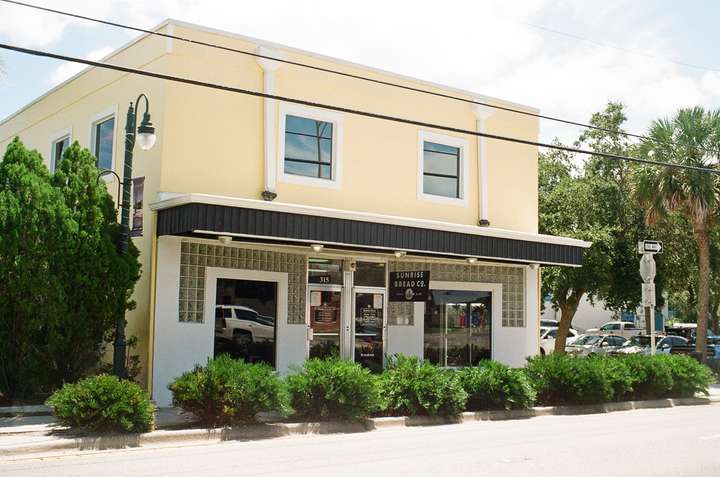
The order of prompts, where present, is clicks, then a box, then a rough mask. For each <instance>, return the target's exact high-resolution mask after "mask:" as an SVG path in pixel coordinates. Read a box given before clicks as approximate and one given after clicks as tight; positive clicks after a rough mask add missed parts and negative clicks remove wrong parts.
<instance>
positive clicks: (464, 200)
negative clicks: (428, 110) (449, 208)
mask: <svg viewBox="0 0 720 477" xmlns="http://www.w3.org/2000/svg"><path fill="white" fill-rule="evenodd" d="M425 142H434V143H436V144H442V145H444V146H451V147H457V148H458V149H459V150H460V170H459V171H458V173H459V176H460V177H459V178H458V180H459V181H460V187H459V189H460V197H459V198H454V197H445V196H442V195H435V194H427V193H425V189H424V184H423V182H424V181H423V178H424V175H425V171H424V169H425V153H424V149H425ZM469 148H470V143H469V142H468V141H467V139H463V138H461V137H457V136H448V135H445V134H438V133H435V132H430V131H418V177H417V198H418V200H424V201H430V202H436V203H439V204H446V205H456V206H460V207H467V206H468V152H469Z"/></svg>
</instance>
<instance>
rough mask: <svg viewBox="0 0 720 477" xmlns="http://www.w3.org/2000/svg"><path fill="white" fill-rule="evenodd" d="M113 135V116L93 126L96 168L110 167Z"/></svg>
mask: <svg viewBox="0 0 720 477" xmlns="http://www.w3.org/2000/svg"><path fill="white" fill-rule="evenodd" d="M114 136H115V118H110V119H108V120H105V121H103V122H101V123H98V124H97V125H96V126H95V151H94V152H95V157H96V158H97V166H98V169H110V168H112V151H113V138H114Z"/></svg>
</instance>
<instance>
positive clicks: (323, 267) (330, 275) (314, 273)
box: [308, 257, 343, 285]
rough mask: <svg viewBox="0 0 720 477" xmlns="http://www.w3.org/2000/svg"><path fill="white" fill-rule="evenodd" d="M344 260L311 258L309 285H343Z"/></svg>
mask: <svg viewBox="0 0 720 477" xmlns="http://www.w3.org/2000/svg"><path fill="white" fill-rule="evenodd" d="M342 263H343V262H342V260H333V259H329V258H318V257H310V258H309V259H308V283H320V284H323V285H342V282H343V279H342Z"/></svg>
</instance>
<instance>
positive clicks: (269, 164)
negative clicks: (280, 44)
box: [255, 46, 285, 200]
mask: <svg viewBox="0 0 720 477" xmlns="http://www.w3.org/2000/svg"><path fill="white" fill-rule="evenodd" d="M255 52H256V53H258V54H261V55H263V56H269V57H272V58H279V59H285V56H284V54H283V53H282V52H281V51H278V50H273V49H271V48H267V47H265V46H258V47H257V48H256V49H255ZM257 62H258V64H259V65H260V67H261V68H262V69H263V92H264V93H267V94H275V71H277V69H278V68H280V66H282V63H281V62H279V61H275V60H271V59H268V58H257ZM263 102H264V127H263V131H264V137H265V190H264V191H263V193H262V197H263V199H265V200H273V199H275V197H277V130H278V124H277V106H276V104H275V103H276V101H275V100H274V99H269V98H265V99H263Z"/></svg>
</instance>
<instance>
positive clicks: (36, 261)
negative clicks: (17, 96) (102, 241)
mask: <svg viewBox="0 0 720 477" xmlns="http://www.w3.org/2000/svg"><path fill="white" fill-rule="evenodd" d="M75 233H77V225H76V224H75V223H74V222H73V220H72V219H71V217H70V214H69V211H68V210H67V207H65V204H64V202H63V200H62V196H61V194H60V191H59V190H58V189H56V188H54V187H53V186H52V185H51V183H50V174H49V172H48V170H47V168H46V167H45V165H43V162H42V158H41V157H40V155H39V154H38V153H37V152H36V151H29V150H27V149H26V148H25V147H24V146H23V144H22V143H21V142H20V140H19V139H17V138H16V139H14V140H13V141H12V142H11V143H10V145H9V146H8V148H7V151H6V152H5V155H4V157H3V160H2V162H0V343H2V345H0V392H2V393H3V394H4V395H5V397H6V398H14V397H23V396H29V395H33V394H34V393H36V392H37V391H38V390H42V389H43V388H44V387H45V386H46V385H47V384H48V380H49V375H48V374H49V373H48V369H47V367H46V361H47V354H46V351H47V344H48V341H49V336H48V329H47V326H46V324H47V322H48V320H53V319H56V318H57V317H58V316H60V314H61V313H62V312H63V304H64V302H65V287H64V286H63V284H62V283H61V282H60V281H59V280H57V274H58V264H59V262H60V260H61V258H62V256H63V255H64V254H65V253H66V252H67V250H68V242H69V238H70V237H72V236H73V235H74V234H75Z"/></svg>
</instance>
